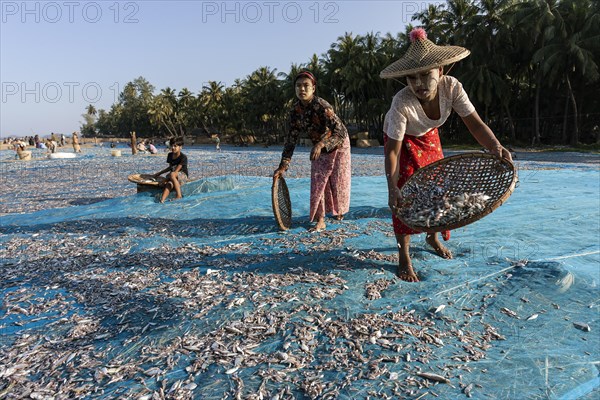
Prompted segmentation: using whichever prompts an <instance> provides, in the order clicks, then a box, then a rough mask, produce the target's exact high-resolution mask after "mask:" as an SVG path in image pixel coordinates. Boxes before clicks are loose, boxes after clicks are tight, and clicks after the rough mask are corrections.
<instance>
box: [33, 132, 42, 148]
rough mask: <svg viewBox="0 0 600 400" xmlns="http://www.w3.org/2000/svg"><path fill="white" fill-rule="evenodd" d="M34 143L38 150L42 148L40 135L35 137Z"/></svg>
mask: <svg viewBox="0 0 600 400" xmlns="http://www.w3.org/2000/svg"><path fill="white" fill-rule="evenodd" d="M33 141H34V142H35V148H36V149H39V148H41V146H40V144H41V143H42V141H41V140H40V135H35V136H34V137H33Z"/></svg>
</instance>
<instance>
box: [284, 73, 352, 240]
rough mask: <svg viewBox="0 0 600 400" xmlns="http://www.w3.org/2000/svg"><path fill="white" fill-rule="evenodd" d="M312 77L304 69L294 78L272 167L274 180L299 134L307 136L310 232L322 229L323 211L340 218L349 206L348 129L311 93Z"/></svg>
mask: <svg viewBox="0 0 600 400" xmlns="http://www.w3.org/2000/svg"><path fill="white" fill-rule="evenodd" d="M316 83H317V82H316V79H315V77H314V76H313V75H312V74H311V73H310V72H308V71H304V72H301V73H299V74H298V76H296V78H295V79H294V86H295V89H296V97H297V98H298V101H296V102H295V103H294V105H293V107H292V111H291V112H290V130H289V133H288V136H287V138H286V141H285V145H284V148H283V153H282V155H281V163H280V164H279V168H277V170H275V173H274V174H273V179H277V178H278V177H279V176H280V175H282V174H283V173H284V172H285V171H287V170H288V168H289V166H290V161H291V160H292V155H293V154H294V148H295V147H296V144H297V143H298V138H299V137H300V135H301V134H302V133H304V134H306V135H308V137H309V138H310V140H311V141H312V144H313V148H312V150H311V152H310V159H311V161H312V162H311V180H310V221H311V222H314V221H316V224H315V225H314V226H313V227H312V228H311V229H310V230H311V231H321V230H323V229H325V228H326V225H325V214H326V213H331V214H332V215H333V216H334V217H335V218H337V219H338V220H341V219H342V218H343V217H344V214H346V213H347V212H348V210H349V208H350V180H351V169H350V139H349V137H348V131H347V130H346V127H345V126H344V124H343V123H342V121H341V120H340V118H339V117H338V116H337V115H336V114H335V112H334V111H333V107H332V106H331V105H330V104H329V103H328V102H326V101H325V100H323V99H322V98H320V97H318V96H316V95H315V90H316Z"/></svg>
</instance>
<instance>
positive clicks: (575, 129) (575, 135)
mask: <svg viewBox="0 0 600 400" xmlns="http://www.w3.org/2000/svg"><path fill="white" fill-rule="evenodd" d="M567 88H568V90H569V98H570V99H571V104H572V105H573V134H572V135H571V145H576V144H577V143H579V128H578V126H577V102H576V101H575V93H573V88H572V87H571V80H570V79H569V75H567Z"/></svg>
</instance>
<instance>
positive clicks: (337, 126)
mask: <svg viewBox="0 0 600 400" xmlns="http://www.w3.org/2000/svg"><path fill="white" fill-rule="evenodd" d="M301 133H308V137H309V138H310V140H312V142H313V144H317V143H318V142H321V141H322V142H323V144H324V145H325V147H324V148H323V150H322V151H323V153H329V152H331V151H333V150H335V149H337V148H338V147H340V146H341V145H342V144H343V143H344V139H345V138H346V137H347V136H348V130H347V129H346V127H345V126H344V124H343V123H342V120H341V119H340V118H339V117H338V116H337V115H336V114H335V112H334V111H333V107H332V106H331V104H329V103H328V102H327V101H325V100H323V99H322V98H320V97H317V96H314V97H313V99H312V101H311V102H310V104H308V105H306V106H304V105H302V103H301V102H300V100H298V101H296V103H294V106H293V107H292V110H291V112H290V131H289V133H288V136H287V138H286V140H285V145H284V147H283V153H282V154H281V162H282V164H289V162H290V160H291V159H292V155H293V154H294V149H295V148H296V143H298V137H299V136H300V134H301Z"/></svg>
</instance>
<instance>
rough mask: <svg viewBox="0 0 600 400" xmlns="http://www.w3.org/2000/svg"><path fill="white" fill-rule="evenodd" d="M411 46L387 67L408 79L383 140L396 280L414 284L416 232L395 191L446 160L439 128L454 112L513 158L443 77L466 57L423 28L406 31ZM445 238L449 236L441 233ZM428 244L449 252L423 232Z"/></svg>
mask: <svg viewBox="0 0 600 400" xmlns="http://www.w3.org/2000/svg"><path fill="white" fill-rule="evenodd" d="M410 40H411V44H410V46H409V48H408V50H407V52H406V54H405V55H404V56H403V57H402V58H400V59H399V60H397V61H396V62H394V63H392V64H390V65H389V66H388V67H387V68H385V69H384V70H383V71H382V72H381V74H380V76H381V77H382V78H384V79H393V78H402V77H406V82H407V87H405V88H404V89H402V90H400V91H399V92H398V93H397V94H396V95H395V96H394V99H393V100H392V105H391V107H390V110H389V111H388V112H387V114H386V116H385V120H384V124H383V130H384V134H385V136H384V139H385V173H386V177H387V181H388V191H389V199H388V204H389V206H390V208H391V209H392V219H393V223H394V233H395V234H396V240H397V242H398V254H399V262H398V270H397V275H398V277H399V278H400V279H402V280H404V281H408V282H418V281H419V278H418V277H417V274H416V273H415V271H414V270H413V266H412V263H411V260H410V254H409V245H410V235H412V234H416V233H420V232H417V231H414V230H412V229H410V228H408V227H407V226H406V225H404V224H403V223H402V222H401V221H400V220H399V219H398V218H397V217H396V216H395V213H394V212H393V211H394V210H395V209H396V208H397V207H398V206H399V200H400V199H399V195H400V190H399V188H401V187H402V185H404V183H405V182H406V181H407V180H408V178H409V177H410V176H411V175H412V174H413V173H414V172H415V171H416V170H417V169H419V168H421V167H424V166H425V165H427V164H430V163H432V162H434V161H437V160H439V159H441V158H443V157H444V155H443V153H442V147H441V143H440V138H439V136H438V128H439V127H440V126H441V125H442V124H444V122H446V119H447V118H448V116H449V115H450V113H451V112H452V110H454V111H456V113H457V114H458V115H459V116H460V117H461V118H462V120H463V122H464V123H465V125H466V126H467V128H468V129H469V132H471V134H472V135H473V137H474V138H475V139H476V140H477V141H478V142H479V143H480V144H481V145H482V146H483V147H485V148H486V149H487V150H489V151H490V152H491V153H492V154H495V155H498V156H501V157H505V158H507V159H509V160H512V159H511V156H510V152H509V151H508V150H507V149H505V148H504V147H502V145H501V144H500V142H499V141H498V139H496V137H495V136H494V133H493V132H492V130H491V129H490V128H489V127H488V126H487V125H486V124H485V123H484V122H483V121H482V120H481V118H480V117H479V115H478V114H477V111H475V107H473V104H471V101H470V100H469V97H468V96H467V94H466V92H465V90H464V89H463V87H462V84H461V83H460V82H459V81H458V80H457V79H456V78H454V77H452V76H448V75H444V70H443V67H444V66H445V65H449V64H452V63H454V62H456V61H459V60H461V59H463V58H465V57H467V56H468V55H469V53H470V52H469V51H468V50H467V49H465V48H462V47H459V46H437V45H435V44H434V43H433V42H431V41H430V40H429V39H427V34H426V33H425V31H424V30H423V29H421V28H417V29H413V30H412V32H410ZM442 236H443V238H444V239H445V240H448V239H449V238H450V232H448V231H446V232H442ZM426 241H427V243H428V244H429V245H430V246H431V247H433V249H434V250H435V252H436V253H437V254H438V255H439V256H440V257H442V258H452V253H451V252H450V250H449V249H448V248H446V247H445V246H444V245H443V244H442V243H441V242H440V240H439V238H438V236H437V233H431V234H427V238H426Z"/></svg>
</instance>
